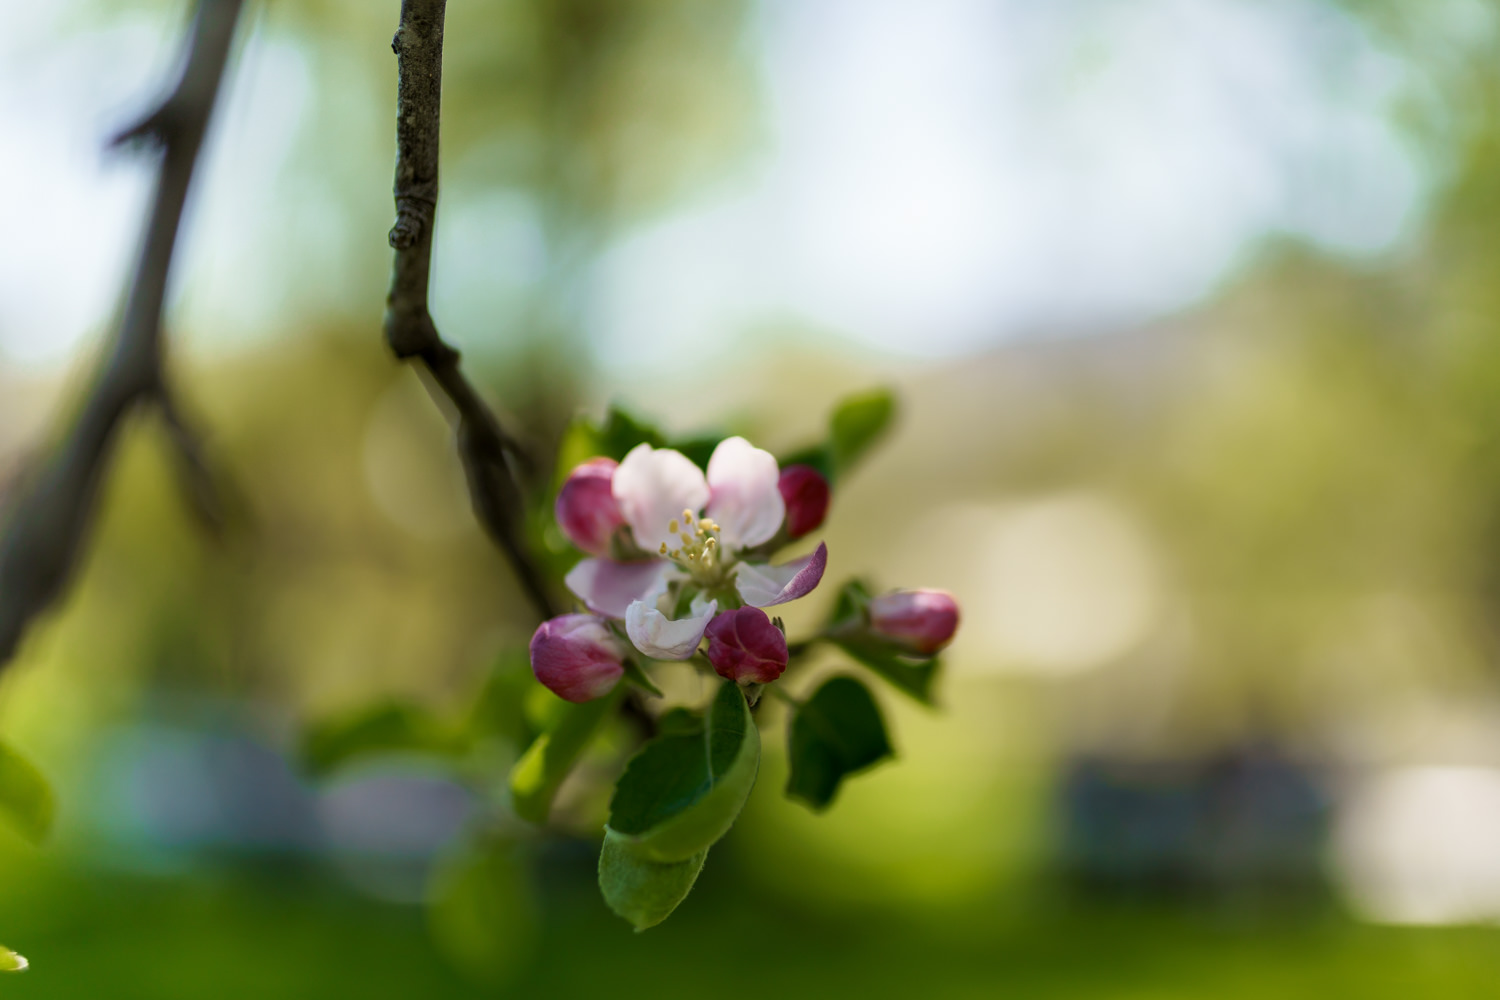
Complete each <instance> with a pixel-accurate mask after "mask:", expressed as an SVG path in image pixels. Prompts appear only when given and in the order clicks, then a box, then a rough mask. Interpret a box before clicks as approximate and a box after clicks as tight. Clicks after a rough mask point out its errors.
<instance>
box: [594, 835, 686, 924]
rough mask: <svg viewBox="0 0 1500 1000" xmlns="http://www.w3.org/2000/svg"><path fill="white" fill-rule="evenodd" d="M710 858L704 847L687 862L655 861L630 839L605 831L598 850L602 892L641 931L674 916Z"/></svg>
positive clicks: (614, 907) (616, 911) (607, 900)
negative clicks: (641, 851)
mask: <svg viewBox="0 0 1500 1000" xmlns="http://www.w3.org/2000/svg"><path fill="white" fill-rule="evenodd" d="M707 857H708V848H706V847H705V848H704V849H703V850H701V851H699V852H698V853H697V854H694V855H693V856H692V857H690V858H688V859H687V860H685V861H675V862H668V863H665V864H664V863H662V862H659V861H652V860H650V859H649V858H645V857H642V856H641V854H640V853H639V852H638V851H637V850H636V849H635V847H634V845H632V844H631V843H630V840H629V838H627V837H624V836H621V835H620V834H618V833H615V832H614V831H613V830H605V832H604V847H603V849H602V850H600V852H599V891H600V892H601V893H602V894H603V895H604V901H605V902H606V903H608V904H609V908H610V909H611V910H614V911H615V913H617V914H619V915H620V916H622V917H624V918H625V919H626V920H628V921H630V923H631V925H632V926H633V927H635V929H636V931H637V932H638V933H639V932H640V931H643V930H645V929H646V928H648V927H655V926H656V925H657V924H659V923H661V922H662V921H663V920H665V919H667V917H669V916H671V914H672V911H673V910H675V909H677V904H679V903H681V902H682V901H683V900H684V899H686V898H687V894H688V893H689V892H691V891H692V889H693V883H694V882H696V881H697V880H698V873H699V872H700V871H702V870H703V861H704V859H705V858H707Z"/></svg>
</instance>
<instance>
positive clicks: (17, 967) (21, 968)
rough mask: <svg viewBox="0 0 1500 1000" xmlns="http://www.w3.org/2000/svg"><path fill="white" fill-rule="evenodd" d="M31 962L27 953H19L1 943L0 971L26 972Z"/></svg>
mask: <svg viewBox="0 0 1500 1000" xmlns="http://www.w3.org/2000/svg"><path fill="white" fill-rule="evenodd" d="M30 964H31V963H30V962H28V961H26V956H25V955H17V954H16V953H15V952H13V951H11V950H10V949H9V948H6V947H5V946H4V945H0V972H25V971H26V967H27V966H28V965H30Z"/></svg>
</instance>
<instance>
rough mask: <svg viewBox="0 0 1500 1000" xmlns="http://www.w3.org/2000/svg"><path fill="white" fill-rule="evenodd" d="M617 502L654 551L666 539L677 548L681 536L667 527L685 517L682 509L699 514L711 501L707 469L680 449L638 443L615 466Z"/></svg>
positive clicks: (645, 544) (644, 545)
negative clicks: (704, 469)
mask: <svg viewBox="0 0 1500 1000" xmlns="http://www.w3.org/2000/svg"><path fill="white" fill-rule="evenodd" d="M611 490H612V492H613V493H614V496H615V502H616V503H618V504H619V505H620V513H621V514H623V515H624V516H625V522H626V523H627V524H629V525H630V530H631V531H633V532H635V541H636V544H637V545H639V546H640V547H641V548H642V549H645V550H646V551H647V552H650V553H652V554H653V555H654V554H656V552H657V551H658V550H659V549H660V548H661V545H662V543H663V542H665V543H666V545H667V547H668V548H675V547H676V545H675V543H676V542H677V537H676V536H675V535H673V534H672V533H671V532H670V531H668V530H667V526H668V525H669V524H671V523H672V522H673V521H677V522H679V525H680V522H681V521H682V512H683V511H684V510H690V511H692V512H693V513H694V514H697V513H698V512H699V511H701V510H702V509H703V505H704V504H706V503H708V482H707V481H706V480H705V479H704V478H703V472H702V470H700V469H699V468H698V467H697V466H696V465H694V464H693V463H692V462H691V461H689V460H688V457H687V456H686V455H684V454H683V453H682V452H680V451H673V450H672V449H670V448H652V447H651V446H650V445H649V444H638V445H636V446H635V447H634V448H632V449H630V453H629V454H627V455H626V456H625V461H623V462H621V463H620V467H619V468H618V469H616V470H615V478H614V483H613V485H612V487H611Z"/></svg>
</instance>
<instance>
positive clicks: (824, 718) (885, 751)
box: [786, 677, 891, 810]
mask: <svg viewBox="0 0 1500 1000" xmlns="http://www.w3.org/2000/svg"><path fill="white" fill-rule="evenodd" d="M787 742H788V747H789V755H790V759H791V765H792V772H791V775H790V776H789V777H788V778H787V783H786V793H787V795H789V796H791V797H792V798H798V799H801V800H802V801H804V802H806V803H807V804H808V805H810V806H812V807H813V808H814V809H818V810H822V809H826V808H827V807H828V805H829V803H831V802H832V801H833V797H834V796H835V795H837V794H838V790H839V784H840V783H841V782H843V780H844V779H845V778H847V777H848V776H849V775H851V774H854V773H856V772H858V771H863V770H864V769H865V768H867V767H872V766H874V765H875V764H878V763H879V762H880V761H882V760H884V759H885V758H887V757H889V756H891V744H890V740H889V739H887V738H886V734H885V722H884V721H883V720H882V719H881V717H880V707H879V706H878V705H876V704H875V699H874V697H872V696H871V694H870V691H869V689H868V688H866V687H865V686H864V685H863V684H861V683H860V682H859V681H857V680H855V679H854V678H853V677H835V678H833V679H832V680H830V681H828V683H826V684H824V685H823V686H822V687H820V688H818V690H817V691H816V692H815V693H814V694H813V696H812V697H811V698H809V699H808V700H807V701H806V702H805V703H803V704H802V705H801V706H799V707H798V708H797V711H796V714H795V715H793V716H792V724H791V726H790V727H789V728H788V730H787Z"/></svg>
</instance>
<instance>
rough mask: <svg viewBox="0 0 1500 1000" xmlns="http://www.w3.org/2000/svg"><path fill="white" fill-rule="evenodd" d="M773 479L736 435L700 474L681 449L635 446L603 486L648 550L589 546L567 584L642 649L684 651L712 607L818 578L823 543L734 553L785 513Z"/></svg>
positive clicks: (773, 600) (776, 474)
mask: <svg viewBox="0 0 1500 1000" xmlns="http://www.w3.org/2000/svg"><path fill="white" fill-rule="evenodd" d="M570 478H571V477H570ZM780 480H781V474H780V470H779V469H778V467H777V464H776V459H775V457H774V456H772V455H771V454H770V452H767V451H763V450H761V449H759V448H756V447H755V446H753V445H752V444H750V442H748V441H746V440H745V439H744V438H740V437H732V438H727V439H726V440H724V441H721V442H720V443H719V446H718V447H717V448H715V449H714V452H713V455H712V456H710V458H709V461H708V470H707V475H706V476H705V474H704V472H703V471H702V470H700V469H699V468H698V467H697V466H696V465H694V464H693V463H692V462H691V461H690V460H689V459H688V458H687V456H685V455H683V454H682V453H681V452H678V451H673V450H672V449H670V448H653V447H651V446H650V445H648V444H640V445H637V446H636V447H635V448H633V449H631V451H630V452H629V453H628V454H627V455H626V456H625V459H624V461H622V462H621V463H620V464H619V467H618V468H615V469H614V470H613V476H612V478H611V484H610V489H611V494H612V496H613V498H614V500H615V503H616V504H617V505H618V508H619V511H620V514H621V516H622V517H623V518H624V521H625V524H626V525H627V526H628V527H629V528H630V533H631V536H632V538H633V539H634V542H635V544H636V546H638V547H639V548H640V549H641V550H644V551H645V552H647V553H651V554H652V555H651V556H649V557H648V558H646V559H644V560H637V561H621V560H617V559H611V558H608V557H605V556H601V555H598V554H596V555H595V556H594V557H593V558H589V559H584V560H583V561H582V562H580V563H579V564H578V565H577V566H575V567H573V569H572V571H571V572H569V573H568V575H567V578H566V580H565V582H566V583H567V586H568V589H569V590H571V591H572V592H573V593H574V594H576V595H577V596H578V597H579V598H580V599H581V600H582V601H583V603H584V604H585V605H586V606H587V607H588V609H589V610H590V611H593V612H594V613H595V614H598V615H603V616H606V617H609V618H615V619H622V620H624V622H625V631H626V634H627V635H628V636H629V637H630V641H631V642H632V643H634V644H635V647H636V648H637V649H639V650H640V651H641V652H642V653H645V654H646V655H647V656H650V657H652V658H654V659H661V660H685V659H687V658H689V657H691V656H692V655H693V653H694V652H696V651H697V649H698V645H699V643H700V642H701V641H702V638H703V634H704V631H705V629H707V627H708V624H709V622H710V621H712V620H713V618H714V615H715V614H716V613H717V612H718V611H719V610H721V609H722V610H733V609H735V608H739V607H742V606H744V605H752V606H755V607H761V608H765V607H771V606H773V605H777V604H784V603H786V602H787V601H792V600H796V599H797V598H799V597H802V596H803V595H805V594H807V593H809V592H811V591H812V590H813V588H814V587H816V586H817V585H818V582H819V581H820V580H821V579H822V577H823V571H824V569H825V568H826V567H827V565H828V550H827V548H826V546H824V545H822V544H820V545H819V546H818V548H817V550H816V551H815V552H813V553H812V554H811V555H810V556H805V557H803V558H801V559H795V560H792V561H791V562H788V563H784V564H782V565H779V566H771V565H764V564H756V563H750V562H745V561H743V557H744V555H745V553H746V552H747V550H751V549H754V548H755V547H756V546H759V545H763V544H764V543H766V542H769V541H771V540H772V539H773V538H775V537H776V536H777V534H778V533H779V532H780V530H781V527H782V523H783V522H784V521H785V520H786V516H787V506H786V501H785V500H784V499H783V497H782V492H781V489H780ZM580 547H582V546H580Z"/></svg>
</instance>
